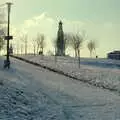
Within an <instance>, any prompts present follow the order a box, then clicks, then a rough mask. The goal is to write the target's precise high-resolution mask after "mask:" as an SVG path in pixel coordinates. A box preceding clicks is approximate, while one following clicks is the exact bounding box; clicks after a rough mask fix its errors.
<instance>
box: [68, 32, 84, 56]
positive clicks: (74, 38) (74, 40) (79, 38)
mask: <svg viewBox="0 0 120 120" xmlns="http://www.w3.org/2000/svg"><path fill="white" fill-rule="evenodd" d="M84 40H85V36H84V35H83V34H80V33H76V34H71V36H70V45H71V47H72V48H73V49H74V51H75V57H78V56H79V54H80V48H81V46H82V43H83V41H84Z"/></svg>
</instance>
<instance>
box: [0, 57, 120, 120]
mask: <svg viewBox="0 0 120 120" xmlns="http://www.w3.org/2000/svg"><path fill="white" fill-rule="evenodd" d="M11 62H12V64H11V69H10V70H5V69H3V68H2V67H3V58H1V59H0V120H120V96H118V95H115V94H114V93H112V92H109V91H107V90H103V89H100V88H96V87H93V86H90V85H88V84H84V83H82V82H80V81H75V80H73V79H69V78H67V77H65V76H62V75H59V74H57V73H53V72H50V71H48V70H45V69H42V68H40V67H35V66H33V65H30V64H27V63H24V62H22V61H19V60H16V59H13V58H11Z"/></svg>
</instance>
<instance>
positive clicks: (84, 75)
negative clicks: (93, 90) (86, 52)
mask: <svg viewBox="0 0 120 120" xmlns="http://www.w3.org/2000/svg"><path fill="white" fill-rule="evenodd" d="M19 57H22V58H24V59H27V60H29V61H33V62H36V63H39V64H42V65H44V66H48V67H50V68H53V69H55V70H61V71H63V72H64V73H66V74H69V75H71V76H74V77H76V78H78V79H80V80H84V81H87V82H88V83H90V84H93V85H95V86H99V87H101V88H107V89H110V90H114V91H117V92H118V93H119V92H120V69H119V68H118V67H114V68H108V67H107V68H105V66H104V64H111V65H112V66H116V64H117V65H120V61H117V60H107V59H97V60H96V59H85V58H83V59H81V63H84V64H85V63H88V62H89V63H90V62H91V63H95V62H98V63H100V64H102V63H104V64H103V66H104V67H96V66H92V65H83V64H81V66H80V68H78V61H77V59H74V58H71V57H57V62H56V63H55V58H54V57H53V56H34V55H25V56H24V55H22V56H19ZM114 64H115V65H114ZM96 65H97V64H96Z"/></svg>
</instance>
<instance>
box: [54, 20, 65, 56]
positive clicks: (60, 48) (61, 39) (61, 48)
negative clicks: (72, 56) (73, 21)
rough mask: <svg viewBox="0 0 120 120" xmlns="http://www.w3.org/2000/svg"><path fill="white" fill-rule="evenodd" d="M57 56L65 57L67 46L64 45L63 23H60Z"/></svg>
mask: <svg viewBox="0 0 120 120" xmlns="http://www.w3.org/2000/svg"><path fill="white" fill-rule="evenodd" d="M56 55H57V56H65V44H64V32H63V27H62V22H61V21H60V22H59V27H58V33H57V51H56Z"/></svg>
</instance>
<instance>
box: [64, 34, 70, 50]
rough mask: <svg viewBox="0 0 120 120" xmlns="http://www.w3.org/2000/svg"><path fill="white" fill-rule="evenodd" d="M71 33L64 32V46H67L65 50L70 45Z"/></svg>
mask: <svg viewBox="0 0 120 120" xmlns="http://www.w3.org/2000/svg"><path fill="white" fill-rule="evenodd" d="M70 38H71V37H70V34H69V33H65V34H64V48H65V51H66V49H67V48H68V47H69V45H70Z"/></svg>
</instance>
